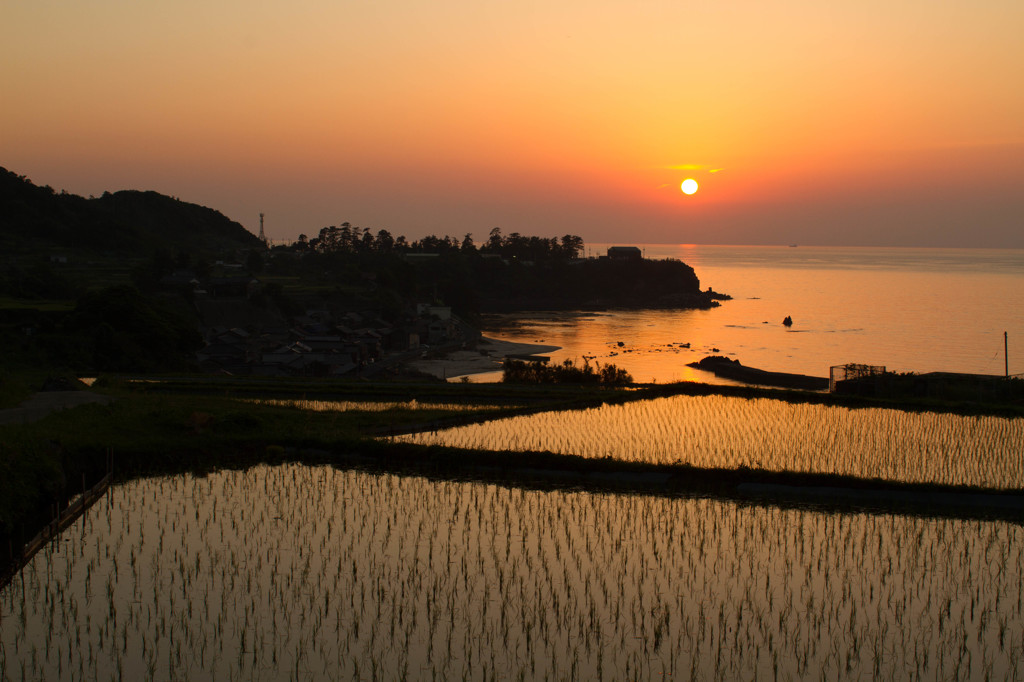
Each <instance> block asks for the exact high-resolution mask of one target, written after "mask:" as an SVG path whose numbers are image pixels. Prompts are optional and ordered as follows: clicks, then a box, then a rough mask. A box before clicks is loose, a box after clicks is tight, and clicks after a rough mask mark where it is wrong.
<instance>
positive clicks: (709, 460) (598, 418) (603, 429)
mask: <svg viewBox="0 0 1024 682" xmlns="http://www.w3.org/2000/svg"><path fill="white" fill-rule="evenodd" d="M395 440H399V441H405V442H414V443H421V444H443V445H448V446H454V447H461V448H470V449H484V450H496V451H524V450H538V451H550V452H554V453H561V454H574V455H581V456H584V457H591V458H604V457H610V458H614V459H621V460H629V461H641V462H650V463H655V464H674V463H678V464H690V465H693V466H697V467H715V468H738V467H750V468H757V469H766V470H774V471H796V472H808V473H827V474H843V475H851V476H859V477H864V478H882V479H887V480H892V481H900V482H906V483H940V484H950V485H968V486H979V487H994V488H1014V489H1021V488H1024V448H1022V447H1020V444H1021V443H1024V419H1007V418H1002V417H991V416H984V417H963V416H957V415H950V414H935V413H908V412H902V411H898V410H890V409H879V408H869V409H857V410H851V409H848V408H844V407H832V406H824V405H808V404H792V403H788V402H783V401H777V400H769V399H765V398H757V399H744V398H733V397H725V396H716V395H712V396H675V397H671V398H660V399H656V400H644V401H635V402H630V403H626V404H623V405H603V406H601V407H596V408H591V409H586V410H566V411H559V412H543V413H539V414H533V415H529V416H517V417H512V418H508V419H499V420H493V421H489V422H485V423H481V424H471V425H467V426H459V427H455V428H451V429H447V430H444V431H437V432H431V433H427V432H423V433H418V434H411V435H407V436H396V437H395Z"/></svg>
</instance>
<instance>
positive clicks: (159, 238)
mask: <svg viewBox="0 0 1024 682" xmlns="http://www.w3.org/2000/svg"><path fill="white" fill-rule="evenodd" d="M257 245H259V240H258V239H257V238H256V236H255V235H253V234H252V233H251V232H249V231H248V230H246V229H245V228H244V227H242V226H241V225H240V224H238V223H236V222H235V221H233V220H230V219H228V218H227V217H226V216H224V215H223V214H222V213H220V212H219V211H215V210H213V209H211V208H206V207H204V206H199V205H197V204H190V203H187V202H184V201H180V200H178V199H174V198H172V197H168V196H165V195H163V194H159V193H157V192H138V191H133V190H126V191H120V192H114V193H110V192H105V193H104V194H103V196H101V197H97V198H90V199H86V198H84V197H80V196H78V195H76V194H68V193H66V192H56V191H55V190H54V189H53V188H51V187H39V186H36V185H34V184H33V183H32V181H31V180H29V179H28V178H26V177H24V176H21V175H17V174H15V173H12V172H10V171H8V170H7V169H5V168H0V249H2V250H3V251H4V252H5V253H18V252H21V251H29V250H38V249H64V250H82V251H107V252H116V253H121V254H126V255H127V254H134V255H140V256H147V257H148V256H150V255H152V253H153V252H154V250H156V249H158V248H162V249H167V250H169V251H171V252H177V251H188V252H191V253H194V254H209V255H212V254H216V253H218V252H221V251H225V250H230V249H235V248H239V247H251V246H257Z"/></svg>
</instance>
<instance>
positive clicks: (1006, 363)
mask: <svg viewBox="0 0 1024 682" xmlns="http://www.w3.org/2000/svg"><path fill="white" fill-rule="evenodd" d="M1008 349H1009V347H1008V345H1007V342H1006V332H1003V372H1005V373H1006V378H1007V379H1009V378H1010V354H1009V352H1008Z"/></svg>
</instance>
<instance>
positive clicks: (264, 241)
mask: <svg viewBox="0 0 1024 682" xmlns="http://www.w3.org/2000/svg"><path fill="white" fill-rule="evenodd" d="M260 241H261V242H263V243H264V244H266V243H267V235H265V234H264V233H263V214H262V213H260Z"/></svg>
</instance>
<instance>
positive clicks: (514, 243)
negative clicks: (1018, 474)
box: [284, 222, 584, 261]
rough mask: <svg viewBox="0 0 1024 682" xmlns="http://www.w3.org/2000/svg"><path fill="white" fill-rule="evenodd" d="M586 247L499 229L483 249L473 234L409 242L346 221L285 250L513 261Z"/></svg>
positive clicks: (572, 240) (566, 254) (572, 254)
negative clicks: (490, 256)
mask: <svg viewBox="0 0 1024 682" xmlns="http://www.w3.org/2000/svg"><path fill="white" fill-rule="evenodd" d="M583 246H584V243H583V238H582V237H579V236H578V235H572V234H566V235H563V236H562V237H561V238H559V237H550V238H546V237H538V236H526V235H522V234H520V233H518V232H512V233H510V234H508V235H505V234H502V231H501V228H499V227H495V228H493V229H492V230H491V231H490V233H489V234H488V237H487V240H486V241H484V242H483V243H481V244H480V246H479V247H478V246H477V244H476V242H475V241H474V240H473V235H472V234H466V235H465V236H464V237H463V238H462V239H461V240H459V238H458V237H453V236H451V235H444V236H443V237H439V236H437V235H428V236H426V237H423V238H422V239H418V240H415V241H409V240H408V239H407V238H406V237H405V236H403V235H399V236H397V237H396V236H394V235H392V234H391V232H389V231H388V230H378V231H377V233H376V234H374V233H373V231H372V230H370V228H367V227H357V226H354V225H352V224H350V223H347V222H346V223H342V224H341V225H331V226H329V227H324V228H322V229H321V230H320V232H319V234H317V236H315V237H312V238H310V237H308V236H307V235H305V234H300V235H299V238H298V240H297V241H296V242H295V243H293V244H292V245H291V246H289V247H284V248H286V249H288V250H294V251H312V252H315V253H350V254H369V253H379V254H391V253H398V254H401V253H436V254H454V253H461V254H494V255H498V256H501V257H502V258H505V259H510V260H531V261H548V260H573V259H575V258H579V257H580V256H581V255H582V254H583Z"/></svg>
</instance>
